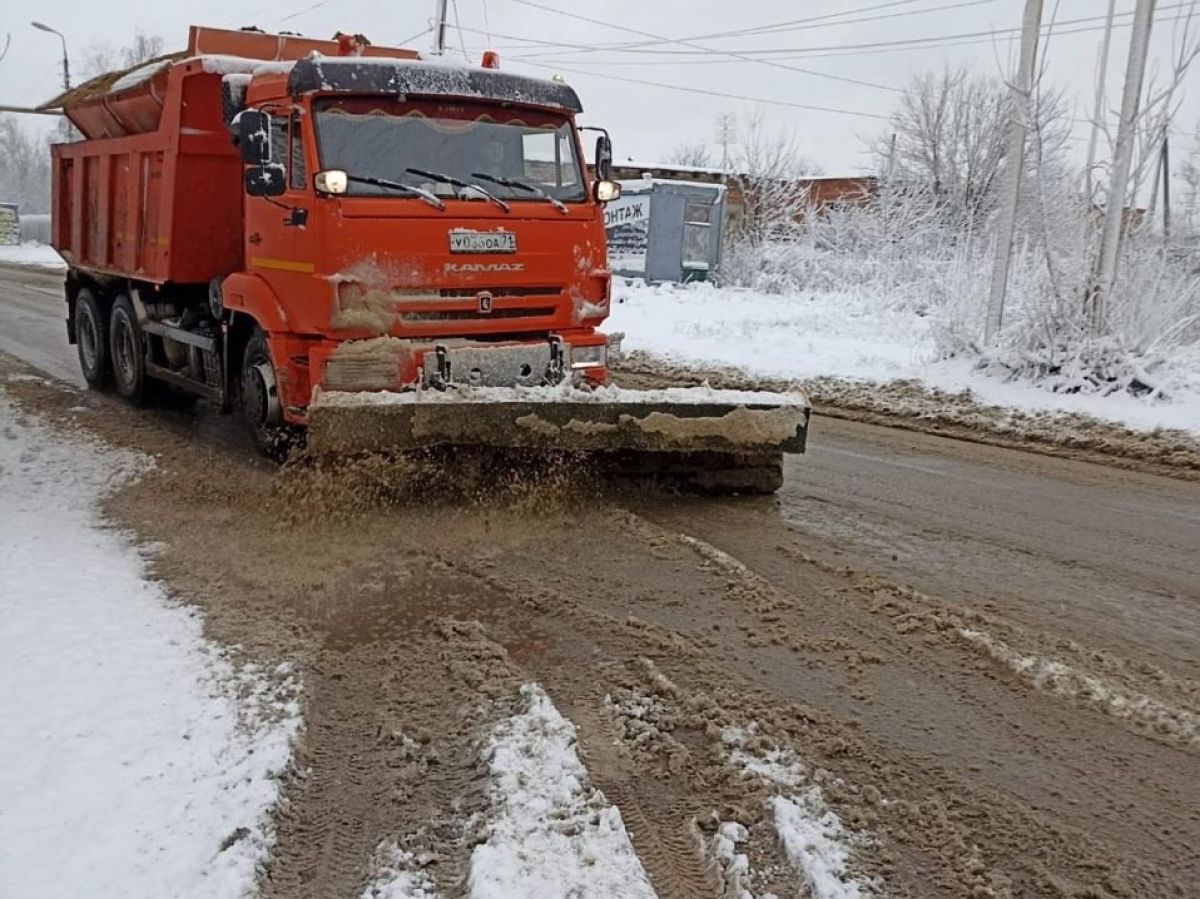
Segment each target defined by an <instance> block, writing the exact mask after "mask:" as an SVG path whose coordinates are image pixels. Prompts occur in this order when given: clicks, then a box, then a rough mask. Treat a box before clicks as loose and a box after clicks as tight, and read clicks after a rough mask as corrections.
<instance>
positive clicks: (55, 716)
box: [0, 391, 299, 899]
mask: <svg viewBox="0 0 1200 899" xmlns="http://www.w3.org/2000/svg"><path fill="white" fill-rule="evenodd" d="M148 464H149V460H147V459H145V458H143V457H139V456H136V455H134V454H130V453H125V452H118V451H114V450H112V449H109V448H105V447H101V446H98V445H94V444H88V443H82V442H78V441H77V440H76V439H75V438H72V439H70V440H68V439H67V438H66V437H64V436H63V435H61V434H59V433H57V432H55V431H52V430H51V429H49V428H47V427H46V426H44V425H43V424H41V423H39V422H37V421H35V420H32V419H30V418H28V417H27V416H25V415H23V414H21V413H19V412H18V411H17V410H16V409H15V407H14V406H13V405H12V404H11V403H10V402H9V401H8V400H7V399H6V398H5V397H4V395H3V392H2V391H0V616H2V618H0V620H2V621H3V625H2V626H0V709H3V726H0V760H3V764H0V846H3V849H2V850H0V895H4V896H13V897H17V896H20V897H35V896H36V897H42V896H88V897H90V899H104V897H114V899H118V897H119V899H134V897H165V896H187V897H207V896H213V897H223V899H229V897H237V896H243V895H246V894H247V893H249V892H250V891H252V889H253V885H254V878H255V870H256V866H257V865H258V864H259V863H260V862H261V861H262V860H263V858H264V857H265V856H266V854H267V852H268V850H269V848H270V843H271V834H272V830H271V824H270V811H271V808H272V806H273V805H274V803H275V801H276V798H277V795H278V783H277V779H276V778H277V775H278V774H279V773H280V772H281V771H282V769H283V768H284V766H285V764H286V763H287V760H288V757H289V753H290V745H291V741H292V738H293V736H294V734H295V731H296V729H297V727H298V723H299V717H298V706H297V703H296V701H295V695H296V689H297V685H296V684H295V681H294V677H293V676H292V675H291V674H290V673H289V672H288V671H287V670H276V671H274V672H262V671H260V670H258V669H257V668H255V666H252V665H243V666H241V667H238V666H237V665H235V664H234V663H233V662H232V661H231V660H230V658H229V657H228V655H227V654H226V653H224V652H222V650H221V649H219V648H218V647H217V646H215V645H213V644H212V643H210V642H208V641H206V640H205V639H204V638H203V636H202V634H201V623H200V621H199V620H198V618H197V616H196V615H195V614H194V613H193V612H191V611H189V610H188V609H186V608H184V607H182V606H180V605H179V604H177V603H175V602H173V601H172V600H171V599H170V598H169V597H168V596H166V595H165V594H164V592H163V590H162V588H161V587H160V586H159V585H158V584H157V583H155V582H152V581H149V580H147V579H146V577H145V573H144V567H145V564H144V559H143V557H142V555H141V554H140V553H139V551H138V549H137V548H136V547H135V546H133V545H131V544H130V543H129V542H128V540H126V539H125V537H124V536H123V535H121V534H119V533H116V532H114V531H113V530H111V529H109V528H107V527H106V526H105V524H104V522H103V521H102V520H101V518H100V516H99V513H98V511H97V504H98V502H99V501H100V500H101V499H102V497H103V496H104V494H105V493H106V492H107V491H109V490H111V489H113V488H114V487H115V486H116V485H118V484H119V483H121V482H122V481H125V480H127V479H129V478H131V477H136V476H137V473H138V472H139V471H141V470H143V469H144V468H145V467H146V465H148ZM239 695H240V696H242V697H249V698H243V699H241V700H238V699H237V698H236V697H237V696H239Z"/></svg>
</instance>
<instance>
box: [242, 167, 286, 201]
mask: <svg viewBox="0 0 1200 899" xmlns="http://www.w3.org/2000/svg"><path fill="white" fill-rule="evenodd" d="M285 190H287V178H286V177H285V176H284V171H283V166H282V165H280V164H279V163H277V162H268V163H266V164H265V165H250V166H246V193H247V194H249V195H250V196H252V197H277V196H279V195H280V194H281V193H283V192H284V191H285Z"/></svg>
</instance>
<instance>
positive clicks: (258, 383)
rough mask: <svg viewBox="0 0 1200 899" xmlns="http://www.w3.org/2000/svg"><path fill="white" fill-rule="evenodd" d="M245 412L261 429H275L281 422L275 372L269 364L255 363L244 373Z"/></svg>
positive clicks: (281, 416)
mask: <svg viewBox="0 0 1200 899" xmlns="http://www.w3.org/2000/svg"><path fill="white" fill-rule="evenodd" d="M245 394H246V407H247V408H246V411H247V412H248V413H249V415H250V418H251V420H253V421H256V422H258V423H259V424H260V425H261V426H262V427H268V428H272V427H276V426H277V425H279V423H280V422H281V421H282V420H283V414H282V410H281V408H280V406H279V390H278V387H277V385H276V383H275V370H274V369H273V368H272V367H271V363H270V362H266V361H263V362H256V363H255V364H254V365H252V366H250V368H249V369H247V371H246V378H245Z"/></svg>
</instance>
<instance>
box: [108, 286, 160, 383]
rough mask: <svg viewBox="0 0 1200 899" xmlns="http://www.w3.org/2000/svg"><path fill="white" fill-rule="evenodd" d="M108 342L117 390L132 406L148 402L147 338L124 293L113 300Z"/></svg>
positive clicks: (131, 304)
mask: <svg viewBox="0 0 1200 899" xmlns="http://www.w3.org/2000/svg"><path fill="white" fill-rule="evenodd" d="M108 345H109V352H110V357H111V359H112V372H113V383H115V384H116V387H117V393H119V394H121V396H123V397H125V399H127V400H129V402H130V403H132V404H133V405H135V406H144V405H146V404H147V403H149V402H150V396H151V384H150V381H149V379H148V378H147V377H146V340H145V338H144V337H143V336H142V328H141V326H140V325H139V324H138V321H137V313H135V312H134V311H133V303H131V302H129V297H127V296H125V295H124V294H122V295H121V296H118V297H117V299H116V301H115V302H114V303H113V308H112V315H111V316H110V317H109V320H108Z"/></svg>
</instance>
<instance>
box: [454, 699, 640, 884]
mask: <svg viewBox="0 0 1200 899" xmlns="http://www.w3.org/2000/svg"><path fill="white" fill-rule="evenodd" d="M521 694H522V696H523V697H524V699H525V701H526V702H527V704H528V707H527V709H526V711H524V712H522V713H520V714H518V715H516V716H514V717H512V718H509V719H507V720H505V721H502V722H500V724H498V725H497V726H496V727H495V728H494V730H493V732H492V734H491V736H490V738H489V739H488V741H487V744H486V746H485V749H484V755H485V757H486V758H487V761H488V766H489V769H490V774H491V781H492V787H491V789H492V803H493V805H492V809H491V811H490V813H489V819H490V820H489V821H488V822H487V824H486V825H485V826H484V830H485V833H486V834H487V837H486V840H485V841H484V842H483V843H481V844H479V845H477V846H476V847H475V850H474V852H473V853H472V856H471V862H470V872H469V876H468V887H469V893H468V894H469V896H470V899H510V897H514V896H522V897H528V899H542V897H544V899H554V897H561V896H579V897H584V896H595V897H597V899H599V897H608V896H621V897H625V899H655V892H654V890H653V888H652V887H651V886H650V881H649V879H648V878H647V876H646V872H645V870H644V868H643V867H642V864H641V862H640V861H639V859H638V857H637V855H636V854H635V852H634V849H633V846H632V844H631V843H630V840H629V835H628V833H627V832H626V830H625V825H624V822H623V820H622V816H621V812H620V811H619V810H618V808H617V807H616V806H615V805H612V804H610V803H609V800H608V799H607V798H606V797H605V795H604V793H602V792H601V791H600V790H598V789H596V788H595V787H593V786H592V785H591V783H590V781H589V778H588V773H587V771H586V770H585V768H584V766H583V763H582V762H581V761H580V760H579V757H578V755H577V754H576V752H575V743H576V731H575V727H574V725H573V724H571V722H570V721H568V720H567V719H566V718H564V717H563V716H562V715H561V714H560V713H559V712H558V710H557V709H556V708H555V707H554V704H553V703H552V702H551V701H550V698H549V697H548V696H547V695H546V693H545V691H543V690H542V688H541V687H539V686H537V685H535V684H526V685H525V686H523V687H522V688H521Z"/></svg>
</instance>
